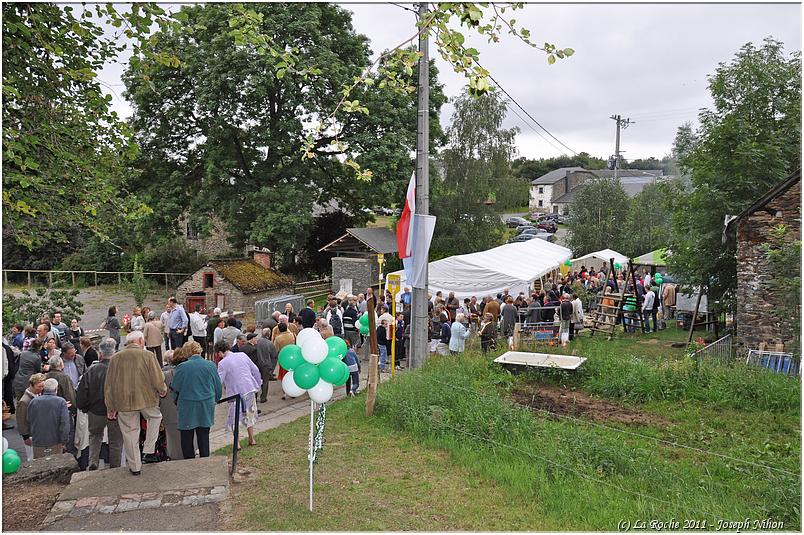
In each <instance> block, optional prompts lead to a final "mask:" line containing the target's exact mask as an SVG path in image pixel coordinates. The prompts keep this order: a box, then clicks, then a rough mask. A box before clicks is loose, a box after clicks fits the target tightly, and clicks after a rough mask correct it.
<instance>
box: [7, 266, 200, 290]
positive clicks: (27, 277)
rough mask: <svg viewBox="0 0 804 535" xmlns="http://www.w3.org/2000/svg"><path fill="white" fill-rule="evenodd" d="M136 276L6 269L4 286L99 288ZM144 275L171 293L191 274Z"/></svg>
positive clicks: (119, 272) (100, 272)
mask: <svg viewBox="0 0 804 535" xmlns="http://www.w3.org/2000/svg"><path fill="white" fill-rule="evenodd" d="M133 275H134V272H133V271H82V270H75V271H69V270H44V269H4V270H3V284H4V285H5V286H8V285H9V281H11V282H12V283H14V284H24V285H26V286H28V287H29V288H32V287H34V286H47V287H48V288H52V287H53V284H54V281H55V282H56V283H65V284H69V285H70V286H71V287H73V288H75V287H76V286H77V285H78V283H79V282H80V283H82V284H83V285H87V286H93V285H94V286H95V287H97V286H99V285H100V284H117V285H118V286H122V285H123V281H124V280H125V281H126V282H128V280H129V279H130V278H131V276H133ZM143 275H144V276H145V277H147V278H149V279H151V280H154V281H158V282H159V283H160V284H161V283H162V282H163V280H164V284H165V290H166V291H169V290H170V287H171V283H173V284H172V286H174V287H175V286H176V285H177V284H178V283H179V282H180V281H181V280H183V279H184V278H185V277H187V276H188V275H190V273H156V272H144V273H143Z"/></svg>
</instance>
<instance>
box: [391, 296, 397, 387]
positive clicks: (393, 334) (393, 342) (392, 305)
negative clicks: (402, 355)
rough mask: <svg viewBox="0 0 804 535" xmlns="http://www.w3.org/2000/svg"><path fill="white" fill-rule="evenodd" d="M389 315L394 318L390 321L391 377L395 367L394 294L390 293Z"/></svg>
mask: <svg viewBox="0 0 804 535" xmlns="http://www.w3.org/2000/svg"><path fill="white" fill-rule="evenodd" d="M391 315H392V316H393V317H394V320H393V321H392V322H391V333H392V334H391V379H393V378H394V370H395V369H396V296H395V295H391Z"/></svg>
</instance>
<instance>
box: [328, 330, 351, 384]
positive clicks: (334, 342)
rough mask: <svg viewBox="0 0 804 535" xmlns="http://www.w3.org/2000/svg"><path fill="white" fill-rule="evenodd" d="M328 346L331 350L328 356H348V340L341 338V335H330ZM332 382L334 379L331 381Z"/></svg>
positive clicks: (339, 357) (340, 357)
mask: <svg viewBox="0 0 804 535" xmlns="http://www.w3.org/2000/svg"><path fill="white" fill-rule="evenodd" d="M326 342H327V347H328V348H329V351H328V352H327V357H335V358H338V359H342V358H343V357H345V356H346V351H347V348H346V341H345V340H344V339H343V338H341V337H340V336H330V337H329V338H327V339H326ZM329 382H332V381H329Z"/></svg>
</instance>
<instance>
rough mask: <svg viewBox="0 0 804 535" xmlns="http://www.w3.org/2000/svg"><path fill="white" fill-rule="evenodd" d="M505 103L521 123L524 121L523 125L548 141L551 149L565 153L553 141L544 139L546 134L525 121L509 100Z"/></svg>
mask: <svg viewBox="0 0 804 535" xmlns="http://www.w3.org/2000/svg"><path fill="white" fill-rule="evenodd" d="M504 102H505V107H506V108H508V109H509V110H511V111H512V112H513V113H514V115H516V116H517V117H519V120H520V121H522V124H524V125H525V126H528V127H529V128H530V129H531V130H533V131H534V132H536V134H537V135H538V136H539V137H540V138H542V139H543V140H545V141H546V142H547V143H548V144H549V145H550V146H551V147H553V148H554V149H556V150H557V151H558V152H559V153H561V152H563V151H562V150H561V149H560V148H559V147H557V146H556V145H555V143H553V142H552V141H550V140H549V139H547V138H546V137H544V134H542V133H541V132H539V131H538V130H536V128H535V127H534V126H533V125H532V124H530V123H529V122H527V121H526V120H525V119H524V118H523V117H522V116H521V115H519V113H518V112H517V111H516V110H515V109H514V108H512V107H511V105H510V104H508V101H507V100H505V101H504Z"/></svg>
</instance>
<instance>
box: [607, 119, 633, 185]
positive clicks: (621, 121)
mask: <svg viewBox="0 0 804 535" xmlns="http://www.w3.org/2000/svg"><path fill="white" fill-rule="evenodd" d="M609 119H612V120H614V122H616V123H617V137H616V140H615V142H614V178H619V177H620V172H619V171H620V128H622V129H623V130H625V129H626V128H628V125H630V124H633V123H632V121H631V119H621V118H620V115H619V114H618V115H612V116H611V117H609Z"/></svg>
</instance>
